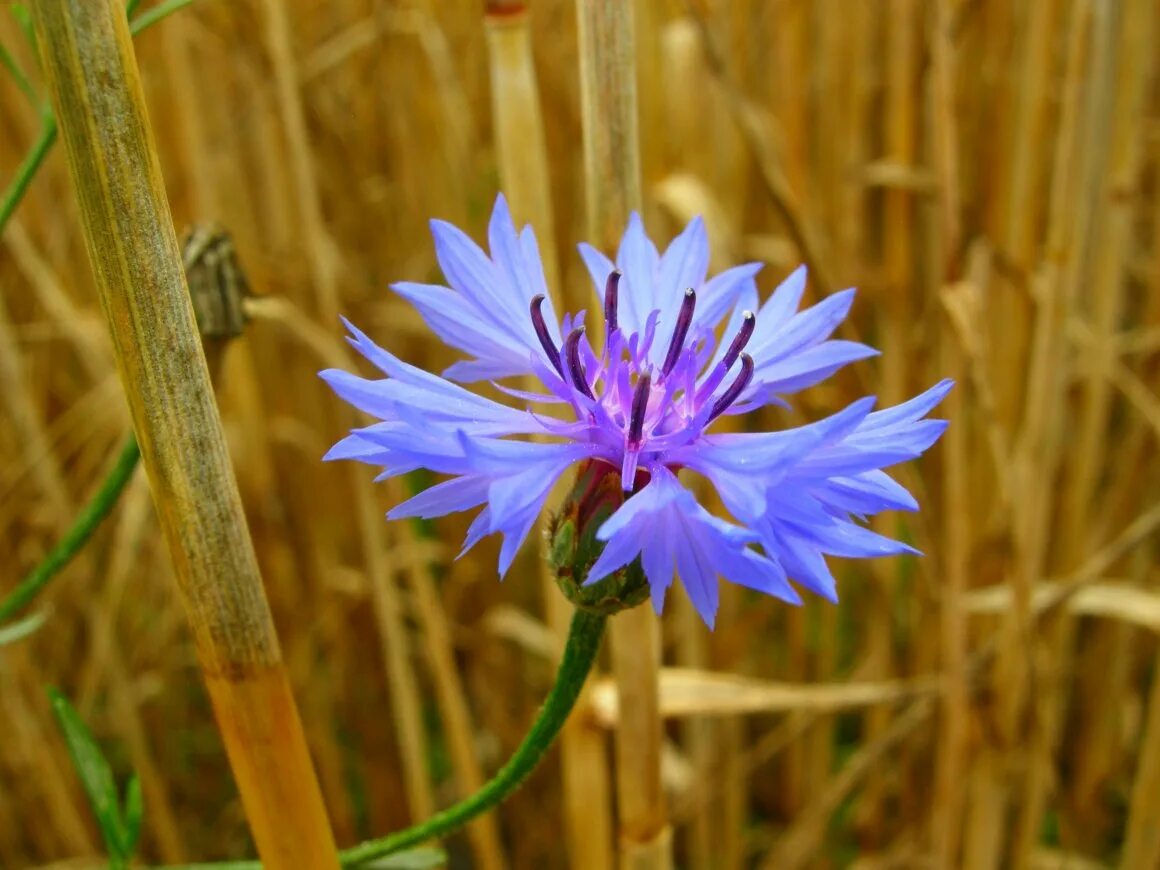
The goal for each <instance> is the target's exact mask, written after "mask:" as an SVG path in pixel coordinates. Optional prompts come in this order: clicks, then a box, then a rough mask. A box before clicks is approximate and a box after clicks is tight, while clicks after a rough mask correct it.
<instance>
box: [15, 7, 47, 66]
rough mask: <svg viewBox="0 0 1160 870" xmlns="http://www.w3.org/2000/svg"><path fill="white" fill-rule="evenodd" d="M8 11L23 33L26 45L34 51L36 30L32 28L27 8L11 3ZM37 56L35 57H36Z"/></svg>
mask: <svg viewBox="0 0 1160 870" xmlns="http://www.w3.org/2000/svg"><path fill="white" fill-rule="evenodd" d="M8 11H9V12H11V13H12V17H13V18H14V19H15V20H16V23H17V25H19V27H20V29H21V30H22V31H24V38H25V39H27V40H28V44H29V45H31V46H32V47H33V48H34V49H35V48H36V28H35V27H33V26H32V16H31V15H29V14H28V8H27V7H26V6H25V5H24V4H23V3H13V4H12V5H11V6H9V7H8ZM39 56H40V55H37V57H39Z"/></svg>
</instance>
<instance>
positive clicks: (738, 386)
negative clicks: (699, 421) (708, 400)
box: [705, 353, 753, 426]
mask: <svg viewBox="0 0 1160 870" xmlns="http://www.w3.org/2000/svg"><path fill="white" fill-rule="evenodd" d="M752 379H753V357H751V356H750V355H749V354H747V353H743V354H741V374H739V375H738V376H737V379H736V380H735V381H734V382H733V383H731V384H730V385H729V389H727V390H726V391H725V392H724V393H722V394H721V397H720V398H719V399H718V400H717V401H716V402H714V403H713V410H712V411H710V412H709V420H706V421H705V425H706V426H707V425H709V421H710V420H716V419H717V418H718V417H720V416H721V415H722V414H723V413H725V409H726V408H728V407H729V406H730V405H732V404H733V403H734V402H736V401H737V397H738V396H740V395H741V393H742V391H743V390H744V389H745V388H746V387H748V386H749V382H750V380H752Z"/></svg>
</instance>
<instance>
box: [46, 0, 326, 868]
mask: <svg viewBox="0 0 1160 870" xmlns="http://www.w3.org/2000/svg"><path fill="white" fill-rule="evenodd" d="M33 16H34V19H35V24H36V29H37V34H38V38H39V42H40V47H41V51H42V56H43V62H44V71H45V76H46V80H47V82H48V88H49V91H50V93H51V95H52V99H53V104H54V106H55V108H56V114H57V118H58V119H59V122H60V128H61V137H62V140H63V143H64V145H65V150H66V152H67V155H68V162H69V168H70V174H71V176H72V179H73V184H74V187H75V190H76V194H77V198H78V200H79V203H80V211H81V217H82V225H83V229H84V236H85V242H86V247H87V249H88V253H89V258H90V260H91V261H92V266H93V271H94V274H95V277H96V283H97V287H98V289H99V291H100V294H101V302H102V305H103V307H104V309H105V313H106V316H107V317H108V320H109V327H110V331H111V333H112V336H113V344H114V348H115V352H116V357H117V365H118V369H119V372H120V375H121V380H122V383H123V384H124V386H125V389H126V393H127V398H128V401H129V407H130V411H131V414H132V418H133V422H134V429H135V431H136V434H137V440H138V443H139V444H140V447H141V454H142V461H143V463H144V465H145V469H146V471H147V473H148V475H149V480H150V484H151V487H152V490H153V493H154V498H155V502H156V506H157V512H158V516H159V518H160V521H161V526H162V529H163V531H164V533H165V537H166V541H167V543H168V545H169V550H170V554H171V556H172V558H173V561H174V566H175V569H176V574H177V578H178V584H179V591H180V594H181V597H182V601H183V604H184V606H185V610H186V614H187V617H188V619H189V624H190V628H191V631H192V634H193V638H194V642H195V645H196V648H197V652H198V658H199V661H200V664H201V667H202V672H203V674H204V676H205V679H206V684H207V687H208V689H209V693H210V698H211V701H212V702H213V706H214V710H215V713H216V715H217V719H218V724H219V727H220V728H221V731H222V737H223V740H224V742H225V745H226V749H227V752H228V753H229V756H230V762H231V764H232V766H233V769H234V774H235V777H236V779H237V783H238V788H239V791H240V792H241V796H242V802H243V805H244V806H245V809H246V815H247V818H248V820H249V823H250V829H251V831H252V832H253V835H254V840H255V842H256V844H257V847H258V852H259V854H260V856H261V857H262V860H263V861H264V863H265V864H266V865H267V866H268V867H272V868H283V867H285V868H291V867H302V866H311V867H319V868H325V867H337V866H338V862H337V857H336V853H335V844H334V837H333V835H332V833H331V830H330V823H329V821H328V819H327V816H326V809H325V806H324V805H323V802H322V796H321V793H320V791H319V787H318V780H317V778H316V777H315V774H314V770H313V767H312V765H311V762H310V756H309V753H308V752H307V748H306V742H305V738H304V736H303V733H302V726H301V723H300V721H299V719H298V712H297V708H296V707H295V704H294V699H293V696H292V694H291V692H290V684H289V680H288V679H287V675H286V670H285V668H284V666H283V664H282V658H281V651H280V649H279V645H278V639H277V635H276V633H275V631H274V625H273V621H272V620H271V617H270V610H269V606H268V604H267V602H266V597H265V593H264V591H263V589H262V582H261V577H260V575H259V572H258V566H257V561H256V559H255V557H254V551H253V546H252V544H251V542H250V539H249V535H248V532H247V530H246V520H245V515H244V513H243V511H242V505H241V500H240V498H239V497H238V491H237V485H236V482H235V481H234V477H233V472H232V469H231V467H230V461H229V456H228V453H227V451H226V445H225V440H224V436H223V433H222V429H221V421H220V419H219V418H218V413H217V406H216V405H215V403H214V397H213V391H212V389H211V387H210V381H209V373H208V370H207V368H206V364H205V357H204V355H203V353H202V349H201V342H200V339H199V337H198V333H197V328H196V325H195V323H194V318H193V311H192V309H191V307H190V303H189V298H188V291H187V289H186V286H185V274H184V270H183V268H182V260H181V255H180V252H179V250H178V246H177V239H176V236H175V235H174V232H173V226H172V219H171V217H170V214H169V206H168V203H167V201H166V197H165V191H164V186H163V183H162V179H161V170H160V166H159V164H158V160H157V155H156V153H155V150H154V146H153V138H152V132H151V130H150V128H149V121H148V118H147V115H146V111H145V104H144V95H143V92H142V88H141V81H140V76H139V73H138V71H137V65H136V60H135V57H134V53H133V47H132V44H131V41H130V36H129V28H128V25H127V22H126V20H125V15H124V9H123V7H122V6H121V4H120V3H117V2H114V0H108V2H86V0H44V2H40V3H37V4H36V5H35V7H34V9H33ZM190 457H197V461H196V462H191V461H190Z"/></svg>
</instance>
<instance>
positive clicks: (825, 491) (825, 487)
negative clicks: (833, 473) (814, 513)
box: [810, 470, 918, 517]
mask: <svg viewBox="0 0 1160 870" xmlns="http://www.w3.org/2000/svg"><path fill="white" fill-rule="evenodd" d="M810 492H811V493H812V494H813V495H814V496H815V497H816V498H817V499H818V500H819V501H820V502H822V503H823V504H825V505H826V506H828V507H830V508H832V509H835V510H841V511H845V512H846V513H851V514H856V515H858V516H864V517H866V516H873V515H874V514H877V513H880V512H882V511H886V510H903V511H916V510H918V502H917V501H915V499H914V496H912V495H911V494H910V493H909V492H908V491H907V490H906V487H904V486H902V484H900V483H898V482H897V481H895V480H894V479H892V478H891V477H890V476H889V475H888V474H887V473H886V472H885V471H878V470H874V471H865V472H862V473H861V474H856V475H851V476H849V477H831V478H828V479H827V480H825V481H824V482H823V483H822V484H820V485H818V486H816V487H813V488H811V490H810Z"/></svg>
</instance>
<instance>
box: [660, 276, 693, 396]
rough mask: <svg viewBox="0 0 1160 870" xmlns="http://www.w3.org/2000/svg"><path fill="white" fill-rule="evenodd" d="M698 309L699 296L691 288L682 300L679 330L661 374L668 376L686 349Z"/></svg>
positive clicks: (671, 342) (674, 334) (674, 336)
mask: <svg viewBox="0 0 1160 870" xmlns="http://www.w3.org/2000/svg"><path fill="white" fill-rule="evenodd" d="M696 307H697V294H696V293H694V292H693V288H692V287H690V288H689V289H688V290H686V291H685V298H684V299H682V300H681V313H680V314H678V315H677V328H676V329H674V330H673V340H672V341H670V342H669V352H668V354H667V355H666V356H665V364H664V365H663V366H661V374H662V375H664V376H668V373H669V372H671V371H672V370H673V366H675V365H676V364H677V358H678V357H679V356H680V355H681V351H682V350H684V349H685V337H686V336H687V335H688V334H689V326H690V325H692V323H693V310H694V309H695V308H696Z"/></svg>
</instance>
